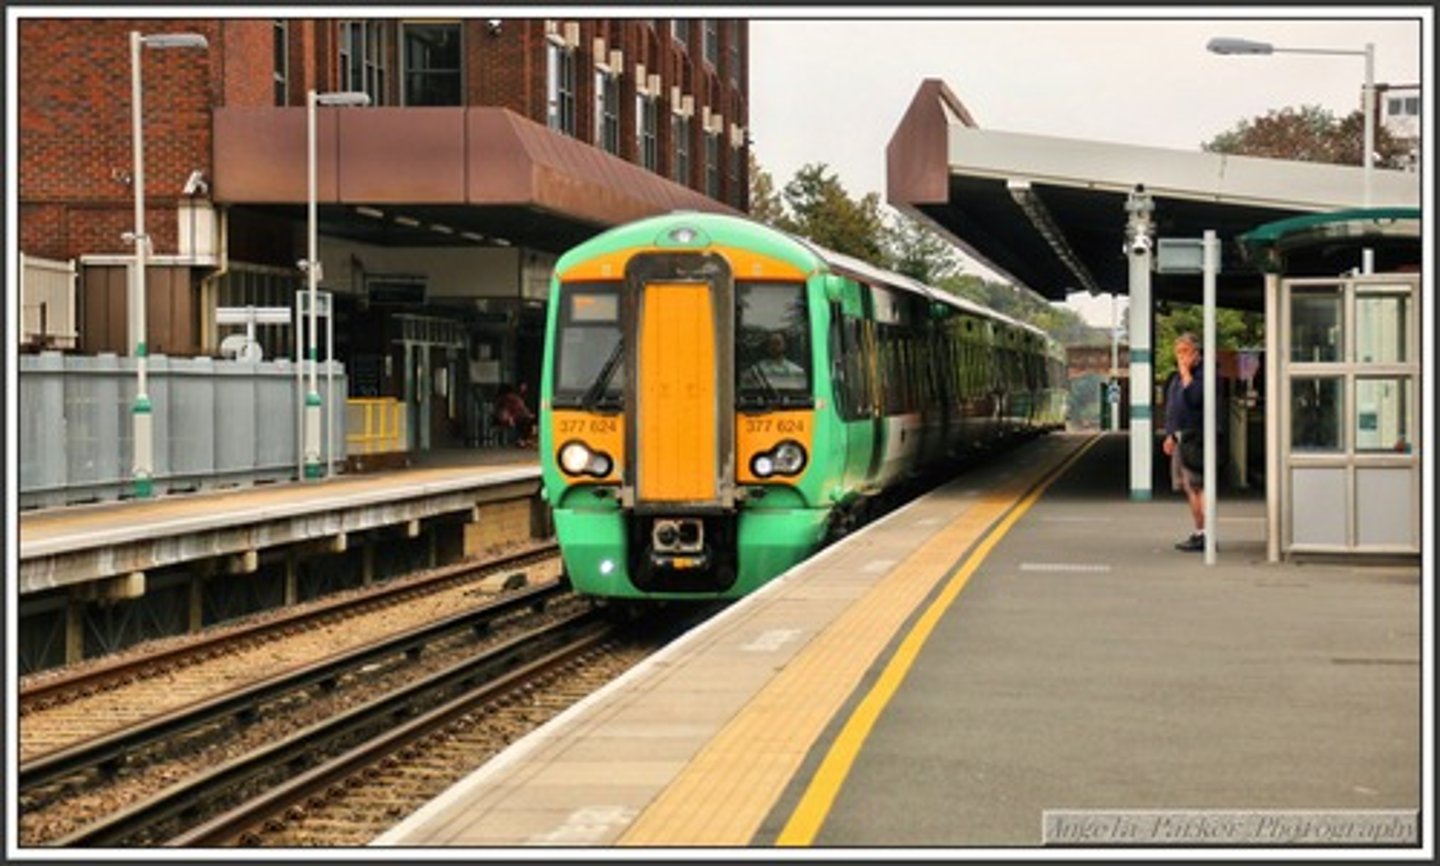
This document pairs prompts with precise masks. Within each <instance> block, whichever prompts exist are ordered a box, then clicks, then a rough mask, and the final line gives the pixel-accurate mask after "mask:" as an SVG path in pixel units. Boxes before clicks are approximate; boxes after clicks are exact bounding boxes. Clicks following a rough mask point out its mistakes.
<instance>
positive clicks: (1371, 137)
mask: <svg viewBox="0 0 1440 866" xmlns="http://www.w3.org/2000/svg"><path fill="white" fill-rule="evenodd" d="M1205 49H1206V50H1207V51H1209V52H1210V53H1212V54H1327V55H1344V56H1350V57H1364V58H1365V89H1364V91H1363V106H1364V111H1365V151H1364V154H1363V160H1364V161H1363V163H1362V164H1363V165H1364V167H1365V172H1364V174H1365V191H1364V198H1363V201H1364V206H1365V207H1367V208H1368V207H1370V180H1371V172H1372V170H1373V167H1374V163H1375V43H1373V42H1366V43H1365V47H1364V48H1363V49H1361V48H1281V47H1279V46H1276V45H1272V44H1271V43H1269V42H1257V41H1255V40H1253V39H1240V38H1237V37H1234V36H1216V37H1215V38H1214V39H1211V40H1210V41H1209V42H1207V43H1206V44H1205Z"/></svg>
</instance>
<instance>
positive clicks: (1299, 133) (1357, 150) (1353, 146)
mask: <svg viewBox="0 0 1440 866" xmlns="http://www.w3.org/2000/svg"><path fill="white" fill-rule="evenodd" d="M1364 127H1365V113H1364V112H1363V111H1358V110H1357V111H1354V112H1352V113H1351V114H1349V115H1347V116H1346V117H1344V118H1343V119H1337V118H1336V117H1335V115H1334V114H1333V113H1332V112H1331V111H1329V110H1328V109H1325V108H1321V107H1320V106H1318V105H1302V106H1301V107H1299V108H1281V109H1278V110H1271V111H1269V112H1267V113H1266V114H1265V116H1264V117H1255V118H1251V119H1249V120H1242V121H1240V122H1239V123H1237V124H1236V125H1235V126H1233V127H1232V128H1230V129H1229V130H1227V131H1225V132H1222V133H1220V134H1219V135H1217V136H1215V137H1214V138H1212V139H1211V140H1210V141H1208V142H1206V143H1205V144H1202V145H1201V146H1200V147H1201V149H1203V150H1205V151H1208V152H1210V153H1228V154H1236V155H1243V156H1261V157H1268V158H1270V159H1291V160H1297V161H1300V162H1326V163H1332V164H1335V165H1361V164H1362V162H1363V161H1362V159H1361V155H1362V153H1363V151H1364V149H1365V148H1364V141H1365V135H1364ZM1375 151H1376V153H1378V154H1379V156H1378V157H1377V159H1376V165H1380V166H1389V167H1393V168H1400V167H1402V165H1403V162H1404V159H1405V157H1406V149H1405V147H1404V145H1402V144H1401V143H1400V142H1399V141H1397V140H1396V139H1395V138H1394V137H1393V136H1391V135H1390V133H1389V132H1387V131H1386V130H1385V128H1384V127H1383V126H1381V125H1380V124H1378V123H1377V124H1376V125H1375Z"/></svg>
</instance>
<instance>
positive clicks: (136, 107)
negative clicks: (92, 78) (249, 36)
mask: <svg viewBox="0 0 1440 866" xmlns="http://www.w3.org/2000/svg"><path fill="white" fill-rule="evenodd" d="M209 47H210V43H209V42H207V41H206V39H205V37H204V36H201V35H200V34H198V33H156V34H152V35H150V36H145V35H143V34H141V33H140V32H139V31H136V30H132V31H130V109H131V114H130V136H131V141H132V145H133V147H132V149H133V151H134V155H135V167H134V175H133V178H132V180H133V182H134V186H135V231H134V233H133V234H132V235H130V237H128V238H127V240H131V241H133V242H134V244H135V268H134V270H133V271H132V272H131V274H130V310H131V313H130V315H131V324H132V326H133V327H134V328H135V404H134V406H133V407H132V408H131V412H130V418H131V424H132V428H131V431H132V437H131V438H132V439H133V440H134V442H133V446H132V447H133V450H134V456H135V466H134V469H133V471H132V480H133V482H134V492H135V496H136V497H137V498H140V499H147V498H149V497H150V496H151V495H153V494H154V483H155V482H154V479H155V447H154V438H153V437H154V425H153V419H152V417H151V406H150V394H149V391H148V388H149V383H148V382H147V380H146V373H147V370H146V357H147V356H148V355H149V348H148V347H147V345H146V337H145V302H146V298H145V269H146V267H148V266H149V253H150V235H148V234H146V232H145V141H144V136H143V135H142V134H141V129H140V127H141V116H142V114H143V112H142V110H141V99H140V93H141V87H140V49H141V48H209Z"/></svg>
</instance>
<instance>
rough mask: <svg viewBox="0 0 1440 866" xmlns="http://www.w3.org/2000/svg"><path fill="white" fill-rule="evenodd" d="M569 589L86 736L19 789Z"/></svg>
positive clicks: (118, 758) (524, 594)
mask: <svg viewBox="0 0 1440 866" xmlns="http://www.w3.org/2000/svg"><path fill="white" fill-rule="evenodd" d="M566 591H567V590H566V589H565V588H564V587H562V586H561V585H559V584H555V583H552V584H544V585H541V586H537V587H533V588H531V589H527V590H522V591H519V592H516V593H512V594H508V595H506V596H504V597H502V598H501V599H499V600H498V601H496V602H493V603H491V604H488V605H485V606H483V607H480V608H476V609H475V610H470V611H465V612H463V613H458V614H454V615H452V616H449V617H446V618H445V619H441V620H437V621H435V622H433V623H428V624H426V625H422V626H417V627H415V628H412V629H409V630H408V631H405V632H401V633H399V634H396V635H391V636H389V637H385V638H382V639H380V640H378V641H375V642H373V643H370V644H368V645H366V646H364V647H361V648H359V649H357V650H351V651H347V652H343V653H339V654H336V655H334V656H331V657H330V658H327V659H321V660H320V661H317V662H315V663H313V664H310V665H306V666H305V667H302V668H298V669H294V670H289V671H284V672H282V673H279V674H276V675H275V676H272V677H269V678H267V679H264V680H261V681H259V682H256V683H251V684H249V685H245V686H242V687H240V688H237V689H232V690H231V691H228V692H224V693H222V694H219V695H216V696H214V697H212V698H208V699H205V700H202V701H200V702H198V703H195V704H191V705H189V706H185V707H180V708H178V709H176V710H173V711H171V712H169V713H166V714H164V715H161V716H157V717H155V718H152V719H148V720H146V721H144V722H141V723H139V724H137V725H132V726H130V727H128V728H123V729H121V730H119V731H115V732H113V733H111V734H109V735H106V736H104V737H101V738H99V739H94V740H87V741H84V742H81V743H77V744H75V745H73V746H69V747H66V748H63V749H58V750H56V751H53V752H47V753H45V754H43V755H39V756H36V757H34V758H31V759H30V760H28V761H25V762H24V763H22V764H21V765H20V768H19V773H18V782H19V787H20V791H21V792H25V791H29V790H33V789H34V788H36V787H38V786H40V785H43V784H46V783H49V782H52V781H55V780H57V779H60V778H63V777H65V776H69V775H73V774H75V773H79V772H83V771H85V770H90V769H101V770H114V769H116V768H118V767H119V766H121V765H123V764H124V762H125V761H126V760H127V759H128V758H129V757H130V756H131V755H134V754H136V753H138V752H140V751H142V750H144V749H146V748H149V747H152V746H154V745H155V744H157V743H160V742H163V741H165V740H167V739H170V738H172V737H174V736H176V735H177V734H180V733H182V732H185V731H188V730H194V729H197V728H200V727H204V726H207V725H213V724H216V723H218V722H221V721H224V720H226V719H229V718H235V717H243V716H246V715H253V714H255V713H257V712H258V711H259V709H260V707H262V706H263V705H264V704H266V703H269V702H271V701H274V700H275V699H277V698H279V697H282V696H284V695H287V694H291V693H294V692H297V691H300V690H303V689H307V688H310V687H312V686H315V685H317V684H322V683H334V682H336V681H338V680H339V678H340V677H341V676H343V675H345V674H346V673H348V672H350V671H353V670H356V669H358V668H361V667H364V666H365V665H367V664H371V663H373V662H375V661H377V660H379V659H383V658H388V657H391V656H395V655H399V654H402V653H404V654H408V655H412V656H414V655H416V654H418V653H420V652H421V651H423V648H424V647H425V646H426V645H427V644H430V643H433V642H435V641H436V640H440V639H442V638H445V637H448V636H450V635H452V634H454V633H456V632H458V631H463V630H466V629H472V630H479V629H483V628H488V626H489V623H491V622H492V621H494V620H496V619H499V618H501V617H504V616H508V615H511V614H513V613H515V612H517V611H520V610H523V609H525V608H534V607H538V606H543V605H544V604H545V603H546V602H548V601H550V600H551V599H553V598H554V597H556V596H559V595H562V594H564V593H565V592H566Z"/></svg>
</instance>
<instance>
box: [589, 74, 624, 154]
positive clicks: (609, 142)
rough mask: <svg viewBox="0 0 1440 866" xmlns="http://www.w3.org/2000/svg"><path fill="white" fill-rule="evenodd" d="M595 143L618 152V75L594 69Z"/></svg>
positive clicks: (612, 151) (610, 150)
mask: <svg viewBox="0 0 1440 866" xmlns="http://www.w3.org/2000/svg"><path fill="white" fill-rule="evenodd" d="M595 143H596V144H598V145H600V146H601V147H602V148H604V149H605V150H607V151H609V152H610V153H619V152H620V77H619V76H618V75H614V74H612V73H609V72H606V71H604V70H603V69H597V70H595Z"/></svg>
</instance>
